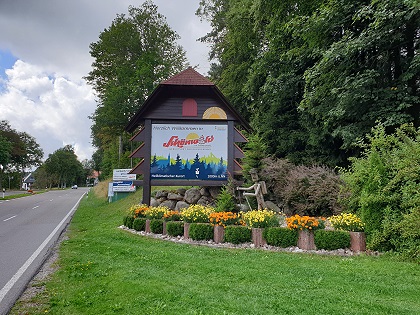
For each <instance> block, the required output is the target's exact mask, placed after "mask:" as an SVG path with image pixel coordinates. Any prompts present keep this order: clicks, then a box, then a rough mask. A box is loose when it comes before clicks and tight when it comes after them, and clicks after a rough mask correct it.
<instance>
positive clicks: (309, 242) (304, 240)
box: [298, 230, 316, 250]
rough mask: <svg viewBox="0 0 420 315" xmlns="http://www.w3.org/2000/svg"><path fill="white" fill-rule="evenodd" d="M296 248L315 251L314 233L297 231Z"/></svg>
mask: <svg viewBox="0 0 420 315" xmlns="http://www.w3.org/2000/svg"><path fill="white" fill-rule="evenodd" d="M298 247H299V248H300V249H304V250H315V249H316V246H315V237H314V231H311V230H301V231H299V238H298Z"/></svg>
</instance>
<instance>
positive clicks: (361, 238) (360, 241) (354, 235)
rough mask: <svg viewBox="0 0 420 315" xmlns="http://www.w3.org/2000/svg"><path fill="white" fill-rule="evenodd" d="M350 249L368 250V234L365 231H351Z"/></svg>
mask: <svg viewBox="0 0 420 315" xmlns="http://www.w3.org/2000/svg"><path fill="white" fill-rule="evenodd" d="M350 249H351V250H352V251H354V252H365V251H366V235H365V233H364V232H350Z"/></svg>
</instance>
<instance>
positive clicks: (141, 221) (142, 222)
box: [133, 218, 146, 231]
mask: <svg viewBox="0 0 420 315" xmlns="http://www.w3.org/2000/svg"><path fill="white" fill-rule="evenodd" d="M145 227H146V219H145V218H135V219H134V221H133V229H135V230H136V231H144V230H145Z"/></svg>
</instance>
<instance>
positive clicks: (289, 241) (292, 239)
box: [263, 227, 298, 248]
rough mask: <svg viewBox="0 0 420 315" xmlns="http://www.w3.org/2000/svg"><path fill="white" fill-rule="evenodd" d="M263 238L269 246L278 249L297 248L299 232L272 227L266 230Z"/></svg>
mask: <svg viewBox="0 0 420 315" xmlns="http://www.w3.org/2000/svg"><path fill="white" fill-rule="evenodd" d="M263 236H264V238H265V240H266V241H267V244H268V245H272V246H277V247H283V248H284V247H291V246H296V245H297V241H298V231H297V230H290V229H287V228H282V227H270V228H266V229H264V233H263Z"/></svg>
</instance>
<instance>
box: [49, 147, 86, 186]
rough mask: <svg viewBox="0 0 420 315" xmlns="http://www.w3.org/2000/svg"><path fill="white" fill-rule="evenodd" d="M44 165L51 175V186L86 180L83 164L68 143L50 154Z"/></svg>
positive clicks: (67, 184) (68, 184)
mask: <svg viewBox="0 0 420 315" xmlns="http://www.w3.org/2000/svg"><path fill="white" fill-rule="evenodd" d="M42 167H45V171H46V173H47V174H48V176H49V179H50V185H49V186H51V185H57V186H58V187H70V186H71V185H73V184H76V183H78V184H79V183H84V181H85V178H84V170H83V165H82V163H80V162H79V161H78V160H77V156H76V154H75V153H74V148H73V147H72V146H71V145H66V146H65V147H64V148H61V149H58V150H56V151H54V153H52V154H50V155H49V156H48V158H47V160H46V161H45V163H44V165H43V166H42Z"/></svg>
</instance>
